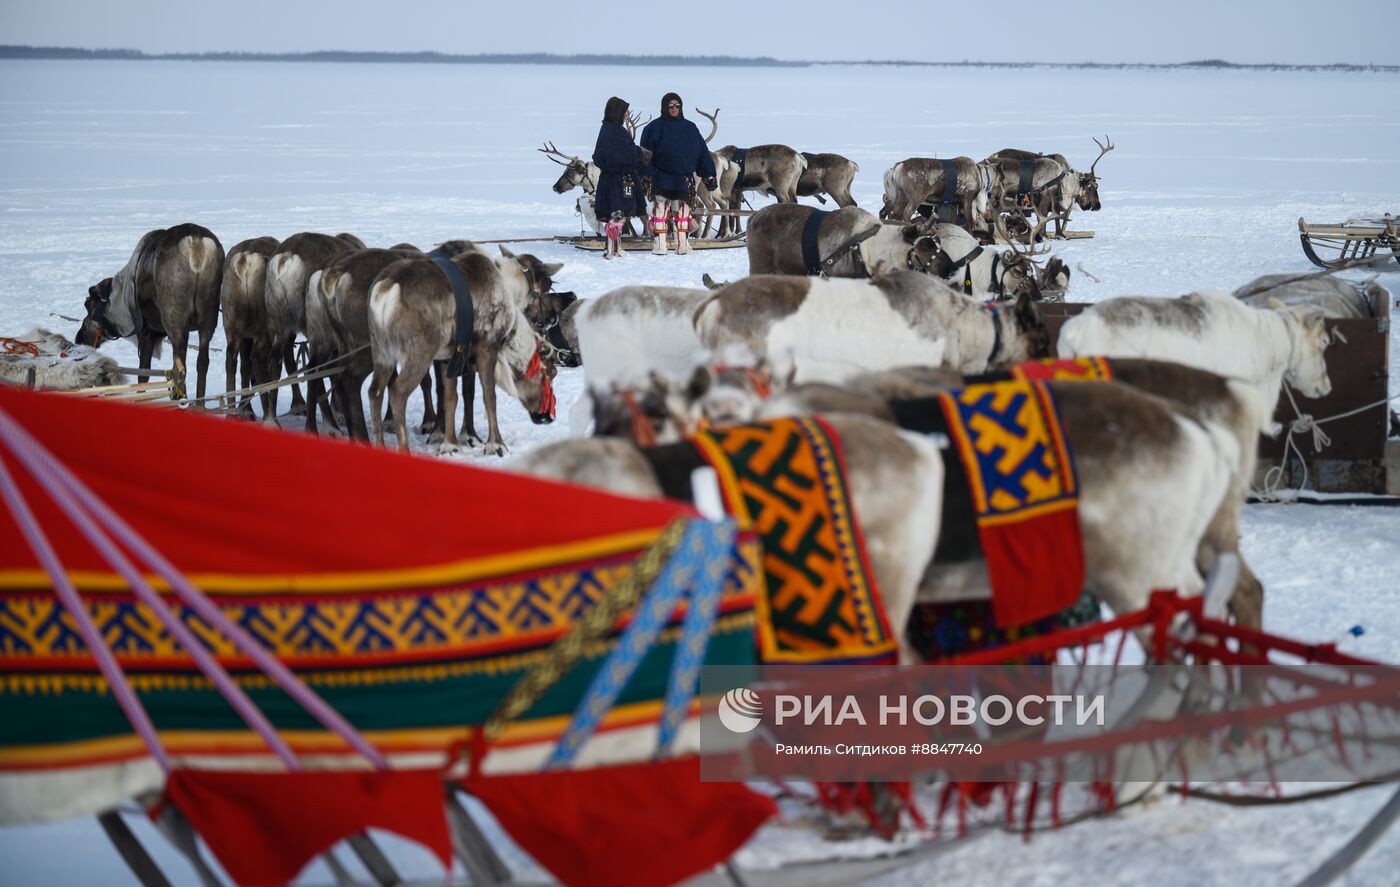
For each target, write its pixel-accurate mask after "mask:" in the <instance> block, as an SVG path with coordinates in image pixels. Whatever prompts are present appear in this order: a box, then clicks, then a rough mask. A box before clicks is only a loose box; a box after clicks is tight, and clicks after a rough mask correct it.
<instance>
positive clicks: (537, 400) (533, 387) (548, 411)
mask: <svg viewBox="0 0 1400 887" xmlns="http://www.w3.org/2000/svg"><path fill="white" fill-rule="evenodd" d="M512 372H514V371H512ZM558 372H559V370H558V368H557V365H556V363H555V353H554V346H553V345H550V344H549V343H548V342H546V341H545V340H544V339H542V338H540V337H539V336H535V353H534V354H533V355H532V356H531V357H530V363H529V364H528V365H527V366H526V367H525V371H524V372H523V373H515V396H516V397H517V398H518V399H519V400H520V405H521V406H522V407H524V408H525V412H527V413H529V414H530V421H531V422H534V423H535V424H536V425H548V424H549V423H551V422H553V421H554V413H555V407H556V406H557V403H556V401H555V398H554V377H555V375H557V374H558Z"/></svg>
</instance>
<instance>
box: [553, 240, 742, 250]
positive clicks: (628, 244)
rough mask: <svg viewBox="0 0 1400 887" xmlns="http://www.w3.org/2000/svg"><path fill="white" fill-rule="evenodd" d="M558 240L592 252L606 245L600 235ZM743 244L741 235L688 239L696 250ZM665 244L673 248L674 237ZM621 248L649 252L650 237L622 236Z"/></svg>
mask: <svg viewBox="0 0 1400 887" xmlns="http://www.w3.org/2000/svg"><path fill="white" fill-rule="evenodd" d="M559 242H560V243H572V244H573V245H574V246H575V247H577V248H578V249H583V250H588V251H589V252H594V253H600V252H602V251H603V250H604V248H605V247H606V245H607V244H606V242H605V241H604V240H603V238H601V237H560V238H559ZM745 245H746V242H745V240H744V239H743V238H742V237H740V238H734V239H729V240H713V239H708V240H700V239H694V238H692V239H691V241H690V246H691V248H692V249H697V250H701V249H734V248H736V247H742V246H745ZM666 246H667V248H668V249H675V248H676V241H675V239H674V238H672V239H668V240H667V242H666ZM622 248H623V249H624V250H626V251H627V252H629V253H645V252H651V238H650V237H624V238H622Z"/></svg>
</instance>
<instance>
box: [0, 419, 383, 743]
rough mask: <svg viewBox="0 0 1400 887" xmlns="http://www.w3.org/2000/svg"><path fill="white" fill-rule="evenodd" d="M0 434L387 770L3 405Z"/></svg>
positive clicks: (325, 722) (324, 721)
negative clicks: (47, 472)
mask: <svg viewBox="0 0 1400 887" xmlns="http://www.w3.org/2000/svg"><path fill="white" fill-rule="evenodd" d="M0 439H3V440H4V441H5V442H6V443H8V444H9V446H10V448H11V450H13V451H14V453H15V455H17V456H18V457H19V458H20V459H22V460H24V461H25V463H26V464H31V463H33V462H38V463H40V464H41V465H42V466H43V467H45V468H47V469H50V470H51V471H52V472H53V475H54V477H55V478H56V479H57V480H58V482H59V483H60V484H61V485H62V486H63V487H64V488H65V489H66V490H67V491H68V492H69V493H71V494H72V495H74V496H75V497H77V498H78V499H79V500H80V501H81V502H83V503H84V504H85V505H86V506H87V507H88V509H89V510H90V511H91V512H92V513H93V515H94V516H95V517H96V518H97V519H98V520H99V521H101V522H102V523H103V524H104V525H105V527H106V529H107V531H108V532H110V533H111V534H112V536H113V537H115V538H116V539H117V541H119V542H120V543H121V544H122V545H124V546H126V548H128V549H130V550H131V551H132V552H133V553H134V554H135V555H136V556H137V557H138V558H139V559H140V560H142V561H144V562H145V563H147V564H149V565H150V566H151V568H152V569H153V570H154V571H155V572H156V574H157V575H159V576H160V577H161V578H162V579H164V580H165V581H166V582H168V583H169V584H170V587H171V588H173V589H174V590H175V593H176V594H177V595H179V597H180V598H181V600H183V601H184V602H185V603H186V604H187V605H188V606H189V607H190V609H192V610H194V611H195V613H197V614H198V615H199V617H200V618H201V619H203V620H204V621H205V622H207V623H209V624H210V625H211V626H213V627H214V628H215V629H217V630H218V631H220V632H222V633H223V634H224V635H225V636H226V637H228V638H229V639H230V640H231V641H233V643H234V645H235V646H236V647H238V649H239V650H240V651H241V652H242V653H243V654H244V655H246V656H247V657H248V658H249V659H251V660H252V661H253V663H254V664H255V665H256V666H257V667H258V668H259V669H261V670H262V672H263V673H264V674H266V675H267V676H268V677H270V678H271V679H272V680H273V681H274V682H275V683H276V684H277V686H278V687H280V688H281V689H282V691H283V692H285V693H286V694H287V695H288V696H290V697H291V698H292V699H293V700H294V701H295V702H296V703H297V704H298V705H300V706H301V707H302V708H304V709H305V710H306V711H307V713H308V714H310V715H311V716H312V717H313V718H315V719H316V720H317V721H318V722H319V723H320V724H321V725H322V726H324V727H325V728H326V729H328V730H330V731H331V732H333V733H335V734H336V735H338V736H339V737H340V738H342V739H344V740H345V742H346V743H347V744H348V745H349V746H350V747H351V748H353V749H354V750H355V751H356V752H358V753H359V754H361V755H363V756H364V757H365V758H366V759H368V760H369V761H370V762H371V763H372V764H373V765H374V767H375V768H376V769H379V770H387V769H388V768H389V763H388V761H387V760H385V758H384V755H383V754H381V753H380V751H379V750H378V749H377V748H375V747H374V746H373V745H371V744H370V743H369V741H368V740H366V739H365V738H364V737H363V736H362V735H360V733H359V731H357V730H356V729H355V727H354V726H353V725H352V724H351V723H350V722H349V721H347V720H346V719H345V718H344V716H342V715H341V714H340V712H338V711H336V710H335V709H334V708H332V707H331V706H330V705H329V704H328V703H327V702H326V701H325V700H324V699H322V698H321V697H320V695H319V694H317V693H316V691H314V690H312V689H311V688H310V687H308V686H306V685H305V684H304V683H302V681H301V679H300V678H298V677H297V676H296V675H295V674H293V673H292V671H291V669H289V668H287V666H286V665H284V664H282V662H281V661H279V660H278V659H277V658H276V657H275V656H273V655H272V654H271V653H269V652H268V651H267V650H266V649H264V648H263V646H262V645H261V644H259V643H258V641H257V640H256V639H255V638H254V637H253V636H252V635H250V634H248V632H247V631H246V630H244V629H243V627H242V626H240V625H238V624H237V623H235V622H233V621H232V620H230V619H229V618H228V617H226V616H225V615H224V614H223V613H221V612H220V611H219V608H218V607H217V606H215V605H214V603H213V602H212V601H210V600H209V599H208V598H207V597H205V596H204V593H203V592H201V591H200V590H199V589H197V588H195V587H194V585H193V584H192V583H191V582H190V581H189V580H188V579H187V578H185V576H184V575H183V574H182V573H181V572H180V571H179V570H178V569H176V567H175V566H174V565H173V564H172V563H170V561H168V560H166V558H165V556H164V555H162V554H161V553H160V552H159V551H157V550H156V549H155V548H154V547H152V546H151V545H150V543H148V542H147V541H146V540H145V539H144V538H142V536H141V534H140V533H137V532H136V530H134V529H133V528H132V527H131V525H130V524H128V523H127V522H126V521H125V520H124V519H123V518H122V517H121V516H120V515H118V514H117V513H116V512H115V511H113V510H112V508H111V507H110V506H109V505H107V503H105V502H103V501H102V500H101V499H100V498H99V497H98V496H97V495H96V494H95V493H93V492H92V490H91V489H89V488H88V486H87V485H86V484H84V483H83V482H82V481H81V480H80V479H79V478H78V477H77V476H76V475H74V474H73V473H72V472H71V471H69V470H68V469H67V468H66V467H64V466H63V465H62V464H61V463H60V462H59V461H58V460H57V459H56V458H55V457H54V456H53V454H52V453H50V452H49V451H48V450H47V449H45V448H44V446H43V445H42V444H40V443H39V441H38V440H36V439H35V438H34V437H33V435H31V434H30V433H29V432H28V431H26V430H25V429H24V428H23V427H22V426H21V425H20V424H19V423H18V422H16V421H15V420H14V419H13V418H12V417H11V416H10V415H9V414H8V413H7V412H5V411H4V410H0ZM31 470H32V469H31Z"/></svg>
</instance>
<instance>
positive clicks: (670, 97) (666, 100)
mask: <svg viewBox="0 0 1400 887" xmlns="http://www.w3.org/2000/svg"><path fill="white" fill-rule="evenodd" d="M671 102H680V103H681V113H680V114H679V115H678V117H681V118H683V117H685V102H684V101H681V97H680V96H678V95H676V94H675V93H674V92H668V93H666V94H665V95H663V96H662V97H661V119H662V120H670V119H671V115H670V114H667V113H666V106H667V105H668V104H670V103H671Z"/></svg>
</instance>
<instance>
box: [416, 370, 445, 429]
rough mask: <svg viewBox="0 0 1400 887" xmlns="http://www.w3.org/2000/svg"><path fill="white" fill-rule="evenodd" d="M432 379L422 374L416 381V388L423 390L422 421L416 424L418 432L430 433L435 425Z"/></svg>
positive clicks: (439, 399) (439, 395) (440, 395)
mask: <svg viewBox="0 0 1400 887" xmlns="http://www.w3.org/2000/svg"><path fill="white" fill-rule="evenodd" d="M433 385H434V383H433V380H432V379H431V378H430V377H428V376H424V377H423V378H422V380H420V381H419V383H418V390H419V391H421V392H423V422H422V423H421V424H420V425H419V426H418V433H419V434H432V433H433V429H434V428H436V427H437V412H436V411H435V410H434V409H433ZM438 404H439V405H441V404H442V394H441V392H439V394H438Z"/></svg>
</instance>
